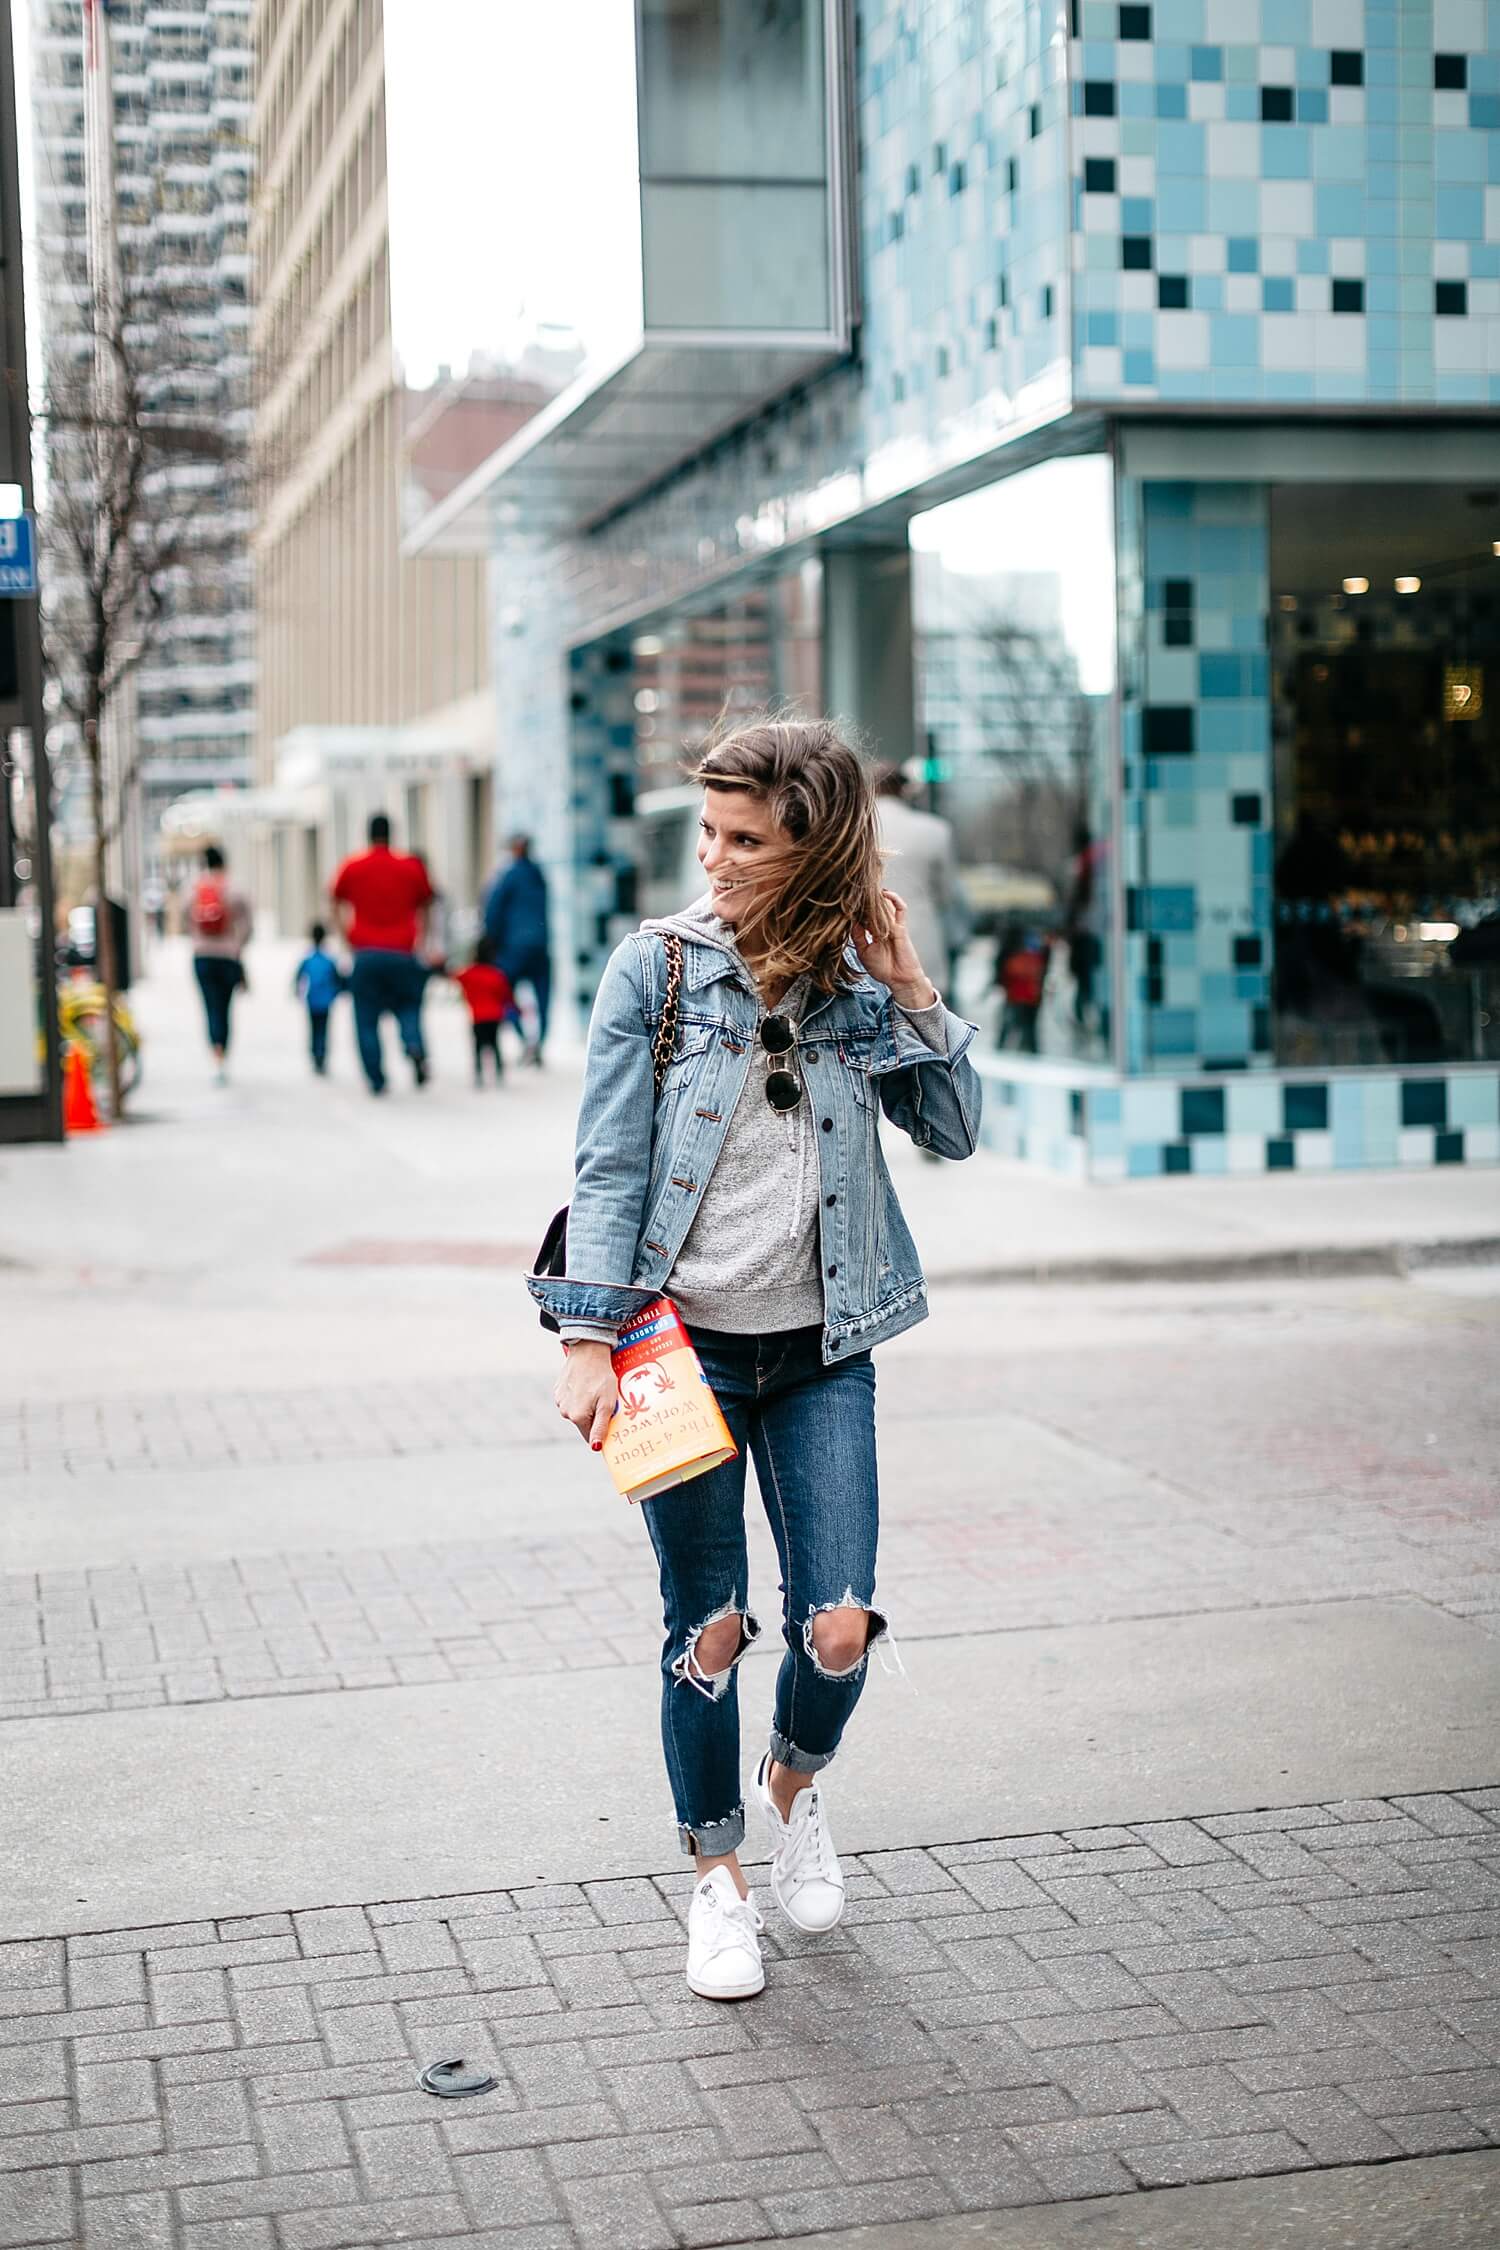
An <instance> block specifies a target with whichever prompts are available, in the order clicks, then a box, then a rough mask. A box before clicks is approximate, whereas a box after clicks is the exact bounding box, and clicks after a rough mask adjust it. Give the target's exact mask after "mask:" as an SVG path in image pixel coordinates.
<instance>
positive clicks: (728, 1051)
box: [528, 718, 980, 2000]
mask: <svg viewBox="0 0 1500 2250" xmlns="http://www.w3.org/2000/svg"><path fill="white" fill-rule="evenodd" d="M695 778H696V779H697V780H698V782H699V783H700V784H701V785H702V788H703V792H704V796H703V806H702V818H701V822H700V836H699V845H698V857H699V860H700V861H701V863H702V866H703V872H704V875H705V876H706V878H707V883H708V889H707V894H706V896H704V897H703V898H701V899H699V900H698V901H697V903H696V904H695V905H693V906H690V907H688V908H686V909H685V910H684V911H683V912H682V913H680V914H674V915H671V916H668V917H666V918H665V919H662V920H658V921H648V922H646V923H645V924H644V925H643V926H642V928H641V929H640V930H639V932H637V933H636V934H634V935H632V936H630V937H627V938H626V939H625V940H624V941H623V943H622V944H620V945H619V946H617V947H616V949H615V952H614V953H613V955H612V956H611V958H610V961H609V965H608V967H607V968H606V970H605V972H604V979H603V982H602V984H601V985H600V988H599V996H598V999H597V1001H596V1002H595V1006H594V1018H593V1024H592V1027H591V1030H590V1034H589V1050H588V1062H587V1065H586V1068H585V1073H584V1084H583V1101H582V1107H581V1110H580V1114H579V1120H578V1147H577V1161H576V1180H575V1186H574V1193H573V1202H572V1205H571V1207H570V1209H569V1212H568V1215H567V1221H566V1237H565V1242H564V1243H563V1245H562V1246H561V1270H558V1269H557V1268H555V1267H554V1266H553V1264H552V1255H553V1253H552V1251H549V1249H548V1245H546V1244H544V1246H543V1252H544V1258H545V1261H546V1270H544V1271H543V1272H540V1273H535V1274H533V1275H532V1276H531V1277H530V1279H529V1282H528V1286H529V1288H530V1290H531V1293H532V1296H533V1297H534V1298H535V1299H536V1300H537V1302H538V1303H539V1304H540V1305H541V1306H542V1308H543V1311H544V1313H545V1314H546V1315H547V1316H548V1317H549V1318H550V1319H551V1320H553V1321H554V1322H555V1323H556V1324H557V1327H558V1331H559V1334H560V1337H561V1340H562V1342H563V1344H564V1346H565V1348H566V1352H567V1357H566V1359H565V1360H564V1362H563V1368H562V1373H561V1377H560V1379H559V1381H558V1384H557V1388H556V1391H555V1393H554V1397H555V1400H556V1404H557V1407H558V1410H559V1412H560V1413H561V1414H562V1416H563V1418H564V1419H565V1420H566V1421H568V1422H570V1423H571V1424H572V1425H573V1427H574V1428H575V1429H576V1430H577V1431H578V1433H579V1435H580V1436H581V1437H582V1438H583V1439H584V1440H585V1442H586V1443H587V1444H589V1445H591V1446H592V1447H593V1448H594V1449H595V1450H596V1451H597V1450H599V1449H600V1448H601V1447H602V1445H603V1442H604V1438H605V1434H606V1432H607V1431H608V1428H609V1424H610V1420H611V1417H612V1416H613V1414H614V1412H615V1410H616V1407H617V1405H618V1402H619V1395H620V1392H619V1380H618V1377H617V1374H616V1370H615V1367H614V1365H613V1362H612V1359H611V1349H612V1347H613V1345H614V1344H615V1341H616V1339H617V1337H618V1334H619V1332H620V1330H621V1328H622V1327H623V1326H624V1325H625V1324H626V1323H628V1322H629V1321H631V1320H632V1319H633V1318H634V1317H635V1316H636V1315H637V1314H639V1313H641V1312H642V1311H644V1310H645V1308H646V1307H647V1306H649V1305H651V1304H652V1303H653V1302H654V1301H655V1300H656V1299H657V1298H659V1297H661V1296H662V1295H664V1294H665V1295H666V1296H667V1297H669V1298H670V1299H671V1300H672V1301H673V1303H674V1304H675V1306H676V1309H677V1312H678V1314H679V1316H680V1318H681V1319H682V1321H683V1322H684V1323H685V1324H686V1326H687V1328H688V1331H689V1334H690V1336H691V1339H692V1342H693V1345H694V1347H695V1349H696V1351H697V1353H698V1357H699V1359H700V1361H701V1363H702V1370H703V1374H704V1377H705V1378H706V1380H707V1381H708V1383H709V1385H710V1386H711V1388H712V1390H713V1392H714V1395H715V1397H716V1399H717V1400H718V1404H719V1407H720V1410H721V1412H722V1413H723V1415H724V1418H725V1420H726V1422H727V1423H728V1425H729V1429H730V1433H731V1435H732V1437H733V1439H734V1441H735V1444H736V1446H737V1447H738V1452H737V1453H736V1455H735V1457H734V1458H733V1459H732V1460H727V1461H722V1462H721V1463H720V1464H719V1466H717V1467H715V1468H712V1469H709V1470H708V1471H706V1472H705V1473H704V1474H703V1475H701V1476H698V1477H695V1478H694V1479H693V1481H692V1482H690V1483H686V1484H681V1485H677V1486H674V1487H671V1488H668V1489H666V1490H663V1491H661V1492H658V1493H657V1494H655V1496H654V1497H652V1498H650V1499H647V1500H645V1501H643V1502H642V1504H641V1515H642V1517H643V1519H644V1524H645V1529H646V1531H647V1532H648V1534H649V1536H650V1539H651V1543H652V1546H653V1548H654V1549H655V1553H656V1560H657V1565H658V1569H659V1571H660V1578H661V1590H662V1606H663V1611H664V1617H665V1626H666V1638H665V1642H664V1645H663V1649H662V1657H661V1729H662V1747H663V1751H664V1753H665V1760H666V1767H667V1778H668V1781H669V1783H670V1787H671V1791H672V1797H673V1801H674V1805H675V1810H676V1815H677V1828H678V1838H679V1841H680V1843H681V1846H682V1849H683V1850H684V1852H686V1853H688V1854H690V1855H691V1856H692V1858H693V1860H694V1862H695V1864H696V1868H697V1874H698V1878H699V1879H698V1882H697V1885H696V1887H695V1889H694V1891H693V1894H692V1898H691V1901H690V1904H689V1907H688V1927H687V1941H688V1942H687V1964H686V1969H687V1981H688V1986H689V1989H690V1990H691V1991H693V1992H696V1993H698V1994H699V1995H700V1996H701V1997H703V1998H705V1999H717V2000H741V1999H748V1998H749V1997H750V1996H751V1995H752V1994H753V1993H757V1992H759V1991H760V1990H761V1989H762V1987H763V1986H764V1983H765V1970H764V1966H763V1964H762V1960H761V1950H760V1931H761V1927H762V1924H761V1917H760V1913H759V1910H758V1909H757V1907H756V1905H755V1902H754V1900H753V1898H752V1897H751V1896H750V1892H749V1885H748V1883H747V1882H746V1879H745V1874H744V1871H743V1869H742V1868H741V1866H740V1861H739V1850H740V1845H741V1843H742V1841H743V1839H744V1835H745V1802H744V1790H743V1776H742V1771H741V1763H740V1726H739V1700H738V1686H737V1682H738V1677H739V1674H738V1666H739V1663H740V1659H741V1658H742V1657H743V1656H744V1655H745V1653H746V1651H747V1650H748V1649H750V1648H751V1647H753V1646H754V1644H755V1641H756V1639H757V1637H758V1636H759V1634H760V1630H761V1628H760V1625H759V1623H758V1622H757V1620H756V1617H755V1615H754V1611H753V1608H752V1606H751V1602H750V1587H749V1561H748V1555H747V1549H746V1540H745V1466H746V1455H747V1454H749V1455H750V1456H752V1457H753V1459H754V1462H755V1473H756V1480H757V1482H758V1484H759V1486H760V1492H761V1498H762V1501H763V1503H764V1506H765V1510H766V1515H767V1517H768V1519H769V1521H770V1526H771V1533H772V1536H773V1538H774V1540H775V1542H776V1546H777V1549H778V1555H779V1560H780V1564H781V1584H782V1589H783V1596H782V1614H781V1631H782V1638H783V1640H784V1642H785V1644H786V1646H785V1654H784V1655H783V1657H782V1660H781V1666H780V1670H779V1673H778V1675H777V1681H776V1690H775V1713H774V1719H773V1723H772V1726H771V1729H770V1734H769V1739H768V1740H767V1739H766V1738H765V1737H762V1740H763V1741H764V1742H765V1745H766V1746H765V1748H764V1750H763V1751H762V1752H761V1754H760V1755H759V1757H758V1759H757V1761H756V1764H755V1768H754V1783H753V1791H752V1794H753V1798H754V1802H755V1805H756V1807H757V1809H758V1811H759V1813H760V1816H761V1819H762V1821H763V1822H764V1825H765V1830H766V1832H767V1835H768V1837H769V1841H770V1845H771V1853H772V1859H771V1867H770V1889H771V1895H772V1897H773V1898H774V1900H775V1902H776V1905H777V1908H778V1909H779V1911H780V1913H781V1915H782V1917H783V1918H784V1920H785V1921H786V1922H788V1923H789V1924H790V1925H791V1927H792V1929H793V1930H794V1931H797V1932H805V1933H815V1932H818V1931H826V1930H830V1929H832V1928H833V1926H834V1924H835V1923H836V1922H837V1921H838V1920H839V1919H840V1917H841V1915H842V1914H843V1911H844V1899H845V1889H844V1876H843V1870H842V1868H841V1866H840V1863H839V1857H838V1853H837V1852H836V1850H835V1849H834V1844H833V1838H832V1835H831V1833H830V1823H829V1812H828V1805H827V1802H826V1799H825V1797H824V1794H823V1787H822V1783H823V1777H824V1774H825V1771H826V1768H827V1767H828V1765H829V1763H830V1761H831V1760H832V1758H833V1757H834V1754H835V1752H836V1751H837V1750H838V1747H839V1743H840V1741H841V1739H842V1737H843V1734H844V1730H845V1728H846V1726H847V1725H848V1723H849V1721H850V1720H851V1719H852V1717H853V1715H854V1711H855V1707H856V1705H857V1704H858V1702H859V1700H860V1695H861V1692H862V1690H863V1688H864V1685H865V1680H866V1677H867V1675H868V1672H869V1658H870V1651H871V1650H872V1649H873V1648H874V1647H875V1646H876V1644H877V1643H879V1642H880V1641H881V1640H882V1639H884V1638H885V1635H886V1619H885V1617H884V1615H883V1614H882V1609H881V1608H880V1607H878V1606H877V1593H878V1589H877V1585H876V1548H877V1541H878V1524H879V1513H880V1509H879V1500H878V1494H877V1481H878V1480H877V1463H876V1439H875V1363H874V1360H873V1359H872V1357H871V1349H872V1347H873V1346H875V1345H878V1344H881V1343H884V1342H885V1340H886V1339H887V1338H888V1337H892V1336H897V1335H899V1334H900V1333H901V1332H902V1331H903V1330H904V1329H908V1328H911V1327H913V1326H914V1325H915V1323H916V1322H918V1321H919V1320H922V1319H923V1318H925V1316H926V1311H927V1290H926V1284H925V1283H924V1281H923V1278H922V1268H921V1265H920V1263H919V1260H918V1257H917V1252H916V1247H915V1245H914V1243H913V1241H912V1238H911V1235H910V1233H909V1232H908V1230H907V1227H906V1223H905V1221H904V1220H903V1218H902V1215H901V1210H900V1206H899V1204H898V1203H897V1200H896V1194H895V1189H894V1187H893V1185H892V1182H891V1178H890V1174H889V1172H888V1171H887V1169H886V1165H885V1161H884V1158H883V1156H882V1153H881V1140H880V1123H881V1120H882V1118H883V1119H884V1120H885V1121H886V1122H887V1123H888V1124H889V1125H891V1126H892V1127H893V1128H894V1129H895V1130H896V1131H898V1132H902V1133H906V1134H908V1135H909V1136H910V1138H911V1139H912V1140H913V1141H914V1142H915V1143H916V1144H917V1146H918V1147H922V1148H928V1147H930V1148H934V1149H936V1151H937V1152H938V1154H939V1155H942V1156H946V1157H950V1158H954V1159H957V1158H962V1157H966V1156H969V1155H971V1154H972V1153H973V1150H974V1149H975V1147H976V1146H977V1144H978V1138H979V1110H980V1085H979V1079H978V1076H977V1074H976V1072H975V1070H974V1067H973V1065H972V1064H971V1063H970V1061H969V1060H968V1049H969V1047H970V1045H971V1043H972V1042H973V1039H974V1035H975V1034H974V1026H973V1025H972V1024H968V1023H965V1022H963V1021H962V1020H961V1019H960V1018H959V1017H958V1016H956V1015H954V1014H952V1013H951V1012H950V1011H949V1009H948V1008H946V1007H945V1006H944V1004H943V1001H942V999H941V998H940V996H939V993H938V990H937V987H936V985H935V984H934V983H933V981H932V979H931V977H930V976H929V975H928V973H927V970H926V969H925V967H924V966H923V963H922V959H921V956H920V955H919V954H918V952H917V949H916V947H915V946H914V945H913V943H912V940H911V934H910V928H909V924H908V919H907V910H906V905H905V902H904V900H902V899H901V898H899V897H898V896H896V894H895V893H894V892H891V891H888V890H886V889H885V888H884V887H883V878H882V870H881V852H880V838H879V830H878V827H877V825H876V808H875V799H874V795H873V792H872V790H871V787H870V782H869V778H868V776H867V774H866V773H865V771H864V769H863V767H862V766H861V764H860V762H859V760H858V758H857V757H856V756H855V754H854V752H853V750H852V749H851V748H850V746H849V745H848V743H847V742H845V741H844V739H843V737H842V736H841V735H840V733H839V731H838V728H837V727H836V726H835V725H834V723H833V722H832V721H831V720H827V719H820V720H813V721H804V720H778V719H769V718H768V719H762V720H755V721H748V722H743V723H740V724H737V725H735V726H733V727H732V728H731V729H730V730H729V731H728V732H726V733H725V734H724V735H723V736H722V737H720V738H719V739H718V740H717V741H715V742H713V743H711V745H710V747H709V748H708V750H707V751H706V753H705V755H704V756H703V758H702V760H701V761H700V763H699V765H698V768H697V772H696V776H695ZM658 1047H659V1050H660V1051H659V1053H658ZM658 1074H659V1084H660V1091H659V1092H657V1091H656V1090H655V1089H656V1085H657V1081H658ZM549 1240H550V1237H549ZM553 1247H554V1249H555V1248H556V1245H554V1246H553ZM539 1262H541V1261H539ZM602 1629H603V1628H602V1626H601V1630H602ZM799 1950H800V1946H799Z"/></svg>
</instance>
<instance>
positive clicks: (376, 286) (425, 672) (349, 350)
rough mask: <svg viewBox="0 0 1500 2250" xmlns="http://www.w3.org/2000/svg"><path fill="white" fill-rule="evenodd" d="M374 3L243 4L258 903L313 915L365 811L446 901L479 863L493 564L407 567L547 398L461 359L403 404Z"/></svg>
mask: <svg viewBox="0 0 1500 2250" xmlns="http://www.w3.org/2000/svg"><path fill="white" fill-rule="evenodd" d="M384 14H385V11H384V8H383V5H382V0H256V5H255V46H256V54H257V57H258V79H257V98H256V152H257V178H258V183H259V184H258V192H257V198H256V208H255V216H254V220H253V223H252V228H251V243H252V253H253V260H254V269H255V276H256V284H255V305H256V330H255V333H256V359H257V366H258V370H259V377H258V391H257V402H256V433H257V447H258V454H259V459H260V463H261V471H262V477H263V485H262V493H261V507H260V513H259V520H258V524H257V531H256V554H257V579H256V600H257V611H258V620H259V647H260V651H261V661H262V681H263V691H262V695H261V699H260V704H259V718H258V727H257V738H256V767H257V780H258V783H259V789H258V792H257V800H256V805H255V806H254V807H253V808H252V810H254V811H257V812H258V814H259V819H258V823H257V833H258V838H259V840H260V842H261V844H262V846H263V849H262V850H261V852H260V854H259V858H260V877H261V880H260V890H261V897H262V902H263V903H271V902H272V901H274V904H275V909H276V912H277V914H278V916H279V918H280V919H281V920H282V922H283V923H284V924H285V925H287V926H296V925H297V924H298V923H300V922H301V921H304V920H305V919H306V918H307V917H308V916H309V914H311V913H312V912H313V911H314V910H315V908H316V906H317V904H318V902H319V900H320V898H321V897H322V893H323V890H324V887H325V886H326V883H327V880H328V877H329V875H330V874H331V872H332V869H333V868H334V866H336V864H337V863H338V861H339V859H340V858H342V856H343V855H344V854H345V853H346V852H347V851H348V850H349V849H350V848H351V846H352V845H353V844H354V843H355V842H357V841H359V840H360V839H361V838H362V835H363V829H364V822H365V818H366V816H367V814H368V813H370V812H371V811H375V810H382V811H385V812H387V813H389V814H390V815H391V817H392V818H393V819H394V821H395V822H396V825H397V829H398V832H399V835H400V837H401V840H403V841H404V842H405V843H407V844H408V845H410V846H412V847H414V848H416V849H420V850H422V851H424V852H425V853H426V854H427V855H428V856H429V858H430V860H431V863H432V866H433V871H434V875H435V878H436V879H437V881H438V882H439V884H440V886H441V887H442V889H443V890H444V892H445V893H446V894H447V896H448V898H449V899H450V901H451V902H453V903H456V904H457V905H459V906H460V907H471V906H472V904H473V902H474V900H475V898H476V896H477V894H478V891H479V888H480V886H481V884H482V882H483V880H484V877H485V875H486V874H487V872H488V871H489V869H490V867H491V866H492V864H493V852H494V837H493V834H492V815H491V791H490V780H491V770H492V767H493V763H494V735H495V720H494V704H493V699H492V696H491V694H490V646H489V643H490V619H489V609H488V603H487V598H486V561H485V557H484V555H483V553H482V552H475V553H472V554H470V555H467V556H456V557H448V556H444V557H441V558H431V557H426V558H423V559H421V560H418V561H407V560H405V559H404V558H403V554H402V539H403V534H404V531H405V527H406V524H407V522H408V521H409V520H410V518H411V517H412V516H413V515H414V514H416V515H420V514H422V513H424V512H425V511H426V510H427V509H429V508H431V507H432V506H434V505H436V504H437V503H438V502H440V501H441V500H442V499H444V498H445V497H446V496H447V495H448V493H449V492H450V491H451V490H452V489H453V488H454V487H455V486H456V485H457V484H458V483H460V482H461V481H462V480H463V478H464V476H465V475H466V474H467V473H468V472H469V471H470V470H471V469H472V468H473V466H474V464H475V463H476V462H477V461H480V460H482V459H484V458H485V457H486V456H487V455H488V454H489V453H491V452H492V451H493V450H494V449H495V448H496V447H497V446H498V445H500V444H502V443H503V442H504V440H505V439H506V438H507V437H508V436H509V435H510V434H511V433H512V432H513V431H514V430H515V429H516V428H518V427H519V425H520V424H521V423H522V422H523V421H525V420H526V418H527V417H528V416H529V415H530V414H532V413H534V412H535V410H536V408H537V407H538V406H539V405H541V404H542V403H543V401H544V400H545V399H546V397H547V396H548V395H549V392H550V390H551V389H552V388H555V380H552V379H549V378H548V376H547V371H546V370H545V369H543V370H542V371H541V374H540V377H534V376H531V375H528V374H527V373H526V371H525V370H524V369H522V370H513V369H509V368H505V367H501V366H498V365H495V364H492V363H488V362H480V361H476V360H471V361H470V362H469V363H468V364H467V365H465V366H464V367H461V368H458V369H457V370H450V369H449V368H447V367H443V368H440V369H437V370H435V371H434V380H432V381H431V382H430V383H427V384H425V385H424V387H423V388H421V389H420V390H418V389H415V388H412V387H409V385H408V381H407V379H406V370H404V369H403V367H402V365H401V363H400V360H399V359H398V356H397V352H396V350H395V347H394V341H393V331H392V317H391V264H392V258H391V231H390V208H389V206H390V195H389V177H388V166H387V130H386V82H385V22H384Z"/></svg>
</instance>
